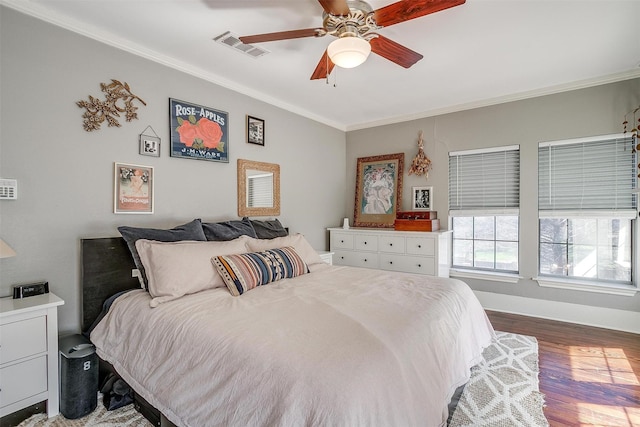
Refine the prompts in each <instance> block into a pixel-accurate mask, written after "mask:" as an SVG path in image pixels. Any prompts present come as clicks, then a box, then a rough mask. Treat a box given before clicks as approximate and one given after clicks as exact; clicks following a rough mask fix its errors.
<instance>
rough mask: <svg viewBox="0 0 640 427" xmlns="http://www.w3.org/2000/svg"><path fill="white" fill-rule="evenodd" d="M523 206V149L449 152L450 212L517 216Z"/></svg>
mask: <svg viewBox="0 0 640 427" xmlns="http://www.w3.org/2000/svg"><path fill="white" fill-rule="evenodd" d="M519 206H520V146H518V145H514V146H508V147H497V148H492V149H484V150H469V151H458V152H451V153H449V209H450V211H458V212H457V213H461V212H462V211H483V212H485V213H491V212H493V213H496V214H501V213H502V214H506V213H510V214H514V213H515V214H516V215H517V212H518V208H519ZM450 214H451V215H454V216H455V215H456V212H450Z"/></svg>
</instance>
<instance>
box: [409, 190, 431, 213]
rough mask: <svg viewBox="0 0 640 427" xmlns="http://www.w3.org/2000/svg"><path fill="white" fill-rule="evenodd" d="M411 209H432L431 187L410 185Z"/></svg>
mask: <svg viewBox="0 0 640 427" xmlns="http://www.w3.org/2000/svg"><path fill="white" fill-rule="evenodd" d="M411 200H412V204H411V209H412V210H414V211H432V210H433V187H411Z"/></svg>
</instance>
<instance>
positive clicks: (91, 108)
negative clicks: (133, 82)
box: [76, 79, 147, 132]
mask: <svg viewBox="0 0 640 427" xmlns="http://www.w3.org/2000/svg"><path fill="white" fill-rule="evenodd" d="M100 90H102V92H104V97H105V99H104V101H101V100H99V99H97V98H94V97H93V96H91V95H89V101H78V102H76V104H77V105H78V107H80V108H86V110H87V111H85V112H84V114H82V118H83V126H84V130H86V131H87V132H91V131H94V130H99V129H100V125H101V124H102V122H104V121H105V120H106V121H107V124H108V125H109V126H116V127H120V123H119V122H118V119H117V118H116V117H120V113H125V118H126V120H127V121H128V122H130V121H131V120H133V119H137V118H138V113H136V111H137V110H138V107H136V106H135V105H133V101H135V100H136V99H137V100H138V101H140V102H141V103H142V104H143V105H147V103H146V102H144V101H143V100H142V99H141V98H140V97H138V96H137V95H134V94H133V93H132V92H131V88H130V87H129V84H128V83H126V82H125V83H122V82H120V81H118V80H115V79H111V83H110V84H106V83H100Z"/></svg>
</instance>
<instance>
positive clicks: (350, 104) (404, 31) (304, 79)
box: [0, 0, 640, 131]
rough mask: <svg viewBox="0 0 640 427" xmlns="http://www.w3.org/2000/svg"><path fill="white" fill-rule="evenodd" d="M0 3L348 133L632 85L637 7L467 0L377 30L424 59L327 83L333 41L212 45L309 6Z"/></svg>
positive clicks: (368, 65) (385, 0) (313, 22)
mask: <svg viewBox="0 0 640 427" xmlns="http://www.w3.org/2000/svg"><path fill="white" fill-rule="evenodd" d="M0 3H2V4H5V5H7V6H9V7H11V8H14V9H17V10H20V11H22V12H25V13H28V14H30V15H33V16H36V17H38V18H41V19H43V20H46V21H49V22H52V23H54V24H57V25H60V26H63V27H65V28H68V29H70V30H72V31H76V32H78V33H81V34H84V35H87V36H89V37H92V38H95V39H97V40H100V41H103V42H106V43H108V44H111V45H113V46H116V47H119V48H122V49H125V50H127V51H130V52H133V53H136V54H138V55H141V56H144V57H147V58H150V59H153V60H155V61H158V62H160V63H163V64H166V65H169V66H172V67H175V68H178V69H180V70H182V71H185V72H188V73H191V74H194V75H196V76H198V77H202V78H204V79H206V80H209V81H212V82H214V83H217V84H219V85H222V86H225V87H228V88H231V89H233V90H236V91H238V92H241V93H244V94H247V95H250V96H253V97H255V98H258V99H261V100H264V101H266V102H269V103H271V104H274V105H276V106H279V107H282V108H285V109H287V110H290V111H294V112H296V113H298V114H301V115H303V116H306V117H309V118H312V119H314V120H317V121H320V122H322V123H325V124H328V125H330V126H333V127H336V128H338V129H342V130H345V131H347V130H355V129H362V128H366V127H371V126H376V125H380V124H388V123H395V122H400V121H404V120H409V119H414V118H420V117H426V116H431V115H435V114H442V113H447V112H452V111H458V110H462V109H466V108H473V107H479V106H484V105H491V104H495V103H498V102H504V101H509V100H515V99H522V98H526V97H530V96H536V95H541V94H548V93H554V92H559V91H562V90H568V89H573V88H579V87H586V86H590V85H595V84H601V83H606V82H612V81H618V80H623V79H628V78H633V77H640V27H639V26H638V18H639V17H640V0H621V1H619V0H591V1H589V0H467V2H466V3H465V4H463V5H461V6H457V7H454V8H451V9H447V10H445V11H441V12H437V13H435V14H431V15H428V16H424V17H422V18H417V19H414V20H411V21H407V22H403V23H400V24H396V25H393V26H390V27H387V28H383V29H381V30H379V31H378V32H379V33H380V34H382V35H384V36H386V37H388V38H390V39H392V40H394V41H396V42H399V43H401V44H403V45H405V46H407V47H409V48H410V49H412V50H415V51H417V52H419V53H421V54H422V55H424V59H422V60H421V61H419V62H418V63H417V64H415V65H414V66H413V67H411V68H409V69H404V68H402V67H400V66H398V65H396V64H394V63H392V62H390V61H388V60H386V59H384V58H382V57H380V56H377V55H375V54H371V56H370V57H369V59H368V60H367V61H366V62H365V63H364V64H363V65H361V66H359V67H357V68H353V69H342V68H338V67H336V68H335V69H334V71H333V73H332V74H331V76H330V77H329V79H328V80H329V81H328V83H327V81H326V80H315V81H311V80H309V77H310V76H311V73H312V72H313V70H314V69H315V67H316V64H317V63H318V61H319V60H320V57H321V55H322V53H323V52H324V50H325V49H326V46H327V45H328V44H329V43H330V42H331V40H333V37H331V36H327V37H321V38H313V37H311V38H303V39H294V40H286V41H276V42H268V43H261V44H260V45H259V46H260V47H262V48H265V49H267V50H268V51H269V52H270V53H269V54H267V55H265V56H262V57H260V58H257V59H255V58H252V57H249V56H247V55H244V54H242V53H240V52H238V51H236V50H234V49H232V48H230V47H228V46H225V45H222V44H220V43H216V42H214V41H213V39H214V38H215V37H217V36H219V35H220V34H222V33H224V32H226V31H231V32H232V33H233V34H235V35H237V36H243V35H252V34H261V33H268V32H276V31H284V30H293V29H301V28H314V27H321V26H322V19H321V16H322V7H321V6H320V4H319V3H318V1H316V0H281V1H275V0H226V1H222V0H221V1H218V0H0ZM369 3H370V4H371V6H372V7H373V8H374V9H377V8H380V7H382V6H386V5H388V4H390V3H393V0H370V1H369Z"/></svg>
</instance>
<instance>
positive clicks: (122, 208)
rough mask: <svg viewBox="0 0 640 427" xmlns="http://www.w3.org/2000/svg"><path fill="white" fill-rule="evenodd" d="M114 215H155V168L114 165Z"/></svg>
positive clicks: (122, 164)
mask: <svg viewBox="0 0 640 427" xmlns="http://www.w3.org/2000/svg"><path fill="white" fill-rule="evenodd" d="M113 175H114V176H113V181H114V182H113V213H117V214H126V213H131V214H152V213H153V167H151V166H140V165H129V164H124V163H114V172H113Z"/></svg>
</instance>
